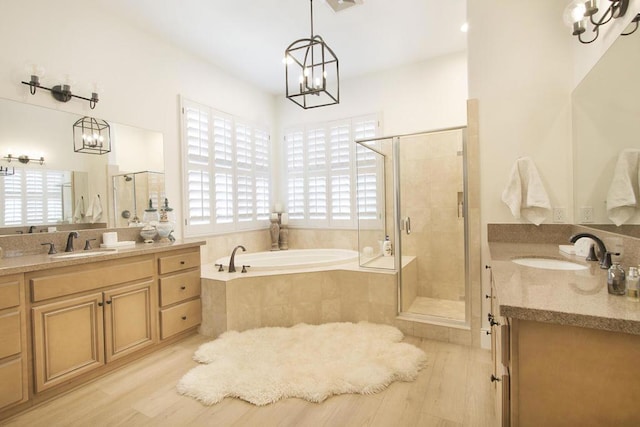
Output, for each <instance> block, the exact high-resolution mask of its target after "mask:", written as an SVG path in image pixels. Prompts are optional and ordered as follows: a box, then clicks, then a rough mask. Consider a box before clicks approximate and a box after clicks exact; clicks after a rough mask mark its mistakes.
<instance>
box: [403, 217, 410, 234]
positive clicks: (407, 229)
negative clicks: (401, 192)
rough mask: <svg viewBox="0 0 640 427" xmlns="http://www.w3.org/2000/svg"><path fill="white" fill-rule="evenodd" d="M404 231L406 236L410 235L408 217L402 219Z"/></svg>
mask: <svg viewBox="0 0 640 427" xmlns="http://www.w3.org/2000/svg"><path fill="white" fill-rule="evenodd" d="M404 230H405V231H406V232H407V234H411V217H409V216H408V217H406V218H405V219H404Z"/></svg>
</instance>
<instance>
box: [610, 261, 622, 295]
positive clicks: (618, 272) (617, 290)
mask: <svg viewBox="0 0 640 427" xmlns="http://www.w3.org/2000/svg"><path fill="white" fill-rule="evenodd" d="M607 289H608V291H609V293H610V294H613V295H624V294H625V292H626V289H625V275H624V269H623V268H622V267H621V266H620V263H619V262H614V263H613V265H611V267H610V268H609V271H608V273H607Z"/></svg>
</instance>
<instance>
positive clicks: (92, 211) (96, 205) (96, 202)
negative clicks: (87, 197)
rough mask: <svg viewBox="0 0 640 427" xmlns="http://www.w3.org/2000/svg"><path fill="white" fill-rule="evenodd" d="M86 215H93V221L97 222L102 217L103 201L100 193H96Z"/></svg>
mask: <svg viewBox="0 0 640 427" xmlns="http://www.w3.org/2000/svg"><path fill="white" fill-rule="evenodd" d="M86 216H88V217H91V223H96V222H98V221H100V218H102V201H101V200H100V195H99V194H96V195H95V196H94V197H93V199H92V200H91V203H90V204H89V208H88V209H87V213H86Z"/></svg>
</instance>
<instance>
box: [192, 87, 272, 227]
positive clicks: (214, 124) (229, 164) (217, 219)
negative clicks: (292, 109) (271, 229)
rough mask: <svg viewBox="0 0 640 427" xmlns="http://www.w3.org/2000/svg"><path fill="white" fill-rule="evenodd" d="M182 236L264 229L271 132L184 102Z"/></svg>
mask: <svg viewBox="0 0 640 427" xmlns="http://www.w3.org/2000/svg"><path fill="white" fill-rule="evenodd" d="M182 104H183V157H184V165H185V169H184V170H185V174H184V178H183V179H184V188H185V195H186V197H187V200H185V202H184V204H185V206H187V207H188V208H187V212H186V222H185V226H186V227H185V235H187V236H196V235H204V234H214V233H215V232H219V231H232V230H239V229H244V230H246V229H251V228H254V229H255V228H259V227H266V226H267V225H268V219H269V212H270V199H271V191H270V173H271V172H270V168H271V158H270V157H271V141H270V139H271V138H270V136H269V131H268V129H267V128H264V127H257V126H253V125H251V124H249V123H247V122H246V121H244V120H240V119H238V118H235V117H233V116H231V115H229V114H225V113H222V112H219V111H216V110H213V109H212V108H210V107H207V106H204V105H200V104H197V103H195V102H192V101H188V100H185V99H183V100H182Z"/></svg>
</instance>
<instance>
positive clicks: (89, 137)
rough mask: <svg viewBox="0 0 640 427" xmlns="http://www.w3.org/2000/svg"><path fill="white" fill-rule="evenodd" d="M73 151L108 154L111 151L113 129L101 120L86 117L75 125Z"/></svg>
mask: <svg viewBox="0 0 640 427" xmlns="http://www.w3.org/2000/svg"><path fill="white" fill-rule="evenodd" d="M73 151H75V152H76V153H87V154H106V153H108V152H110V151H111V127H110V126H109V123H107V122H106V121H104V120H101V119H95V118H93V117H88V116H85V117H83V118H81V119H79V120H78V121H77V122H75V123H74V124H73Z"/></svg>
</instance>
